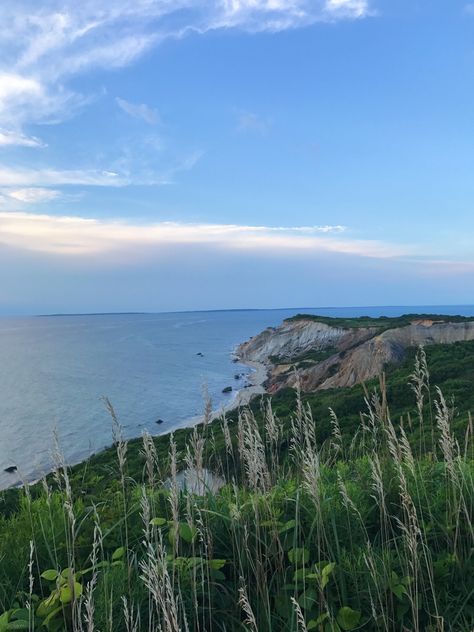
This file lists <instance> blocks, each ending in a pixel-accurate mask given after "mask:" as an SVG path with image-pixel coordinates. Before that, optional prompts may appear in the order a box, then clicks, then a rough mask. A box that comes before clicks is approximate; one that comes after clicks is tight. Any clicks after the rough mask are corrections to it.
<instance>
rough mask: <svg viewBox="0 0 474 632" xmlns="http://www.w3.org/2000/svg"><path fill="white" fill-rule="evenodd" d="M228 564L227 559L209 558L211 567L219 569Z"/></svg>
mask: <svg viewBox="0 0 474 632" xmlns="http://www.w3.org/2000/svg"><path fill="white" fill-rule="evenodd" d="M226 564H227V560H209V567H210V568H212V569H213V570H215V571H218V570H219V569H221V568H222V567H223V566H225V565H226Z"/></svg>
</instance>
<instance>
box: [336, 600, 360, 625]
mask: <svg viewBox="0 0 474 632" xmlns="http://www.w3.org/2000/svg"><path fill="white" fill-rule="evenodd" d="M360 618H361V614H360V612H359V611H358V610H353V609H352V608H349V606H343V607H342V608H341V609H340V610H339V612H338V613H337V617H336V619H337V622H338V624H339V625H340V626H341V628H342V629H343V630H354V629H355V628H356V627H357V626H358V625H359V621H360Z"/></svg>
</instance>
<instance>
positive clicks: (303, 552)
mask: <svg viewBox="0 0 474 632" xmlns="http://www.w3.org/2000/svg"><path fill="white" fill-rule="evenodd" d="M288 559H289V560H290V562H291V563H292V564H297V565H301V564H307V563H308V561H309V551H308V549H303V548H299V549H298V548H296V549H290V550H289V551H288Z"/></svg>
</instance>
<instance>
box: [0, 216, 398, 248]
mask: <svg viewBox="0 0 474 632" xmlns="http://www.w3.org/2000/svg"><path fill="white" fill-rule="evenodd" d="M0 245H3V246H7V247H9V248H15V249H21V250H27V251H32V252H41V253H47V254H51V255H61V256H63V257H87V256H90V255H98V256H103V257H107V256H109V255H113V254H114V253H123V252H127V253H128V255H129V256H131V257H132V258H133V255H134V254H135V255H136V256H137V257H141V256H142V255H143V253H144V252H145V251H146V252H147V253H151V254H153V253H158V254H159V253H160V249H161V248H162V247H165V246H170V245H184V246H186V245H189V246H196V245H204V246H206V247H209V248H219V249H225V250H228V251H239V252H245V251H253V252H254V253H257V254H262V256H265V254H266V253H267V254H268V253H273V254H281V255H285V254H291V253H293V254H296V255H298V256H308V255H311V254H317V253H328V252H330V253H340V254H349V255H356V256H359V257H372V258H390V257H397V256H403V255H406V254H407V253H408V252H409V250H408V249H407V248H406V247H401V246H396V245H390V244H384V243H382V242H378V241H375V240H358V239H351V238H349V237H346V235H345V227H343V226H294V227H273V226H242V225H234V224H191V223H177V222H159V223H136V222H135V223H132V222H124V221H112V220H98V219H90V218H82V217H60V216H53V215H36V214H32V213H18V212H3V213H0Z"/></svg>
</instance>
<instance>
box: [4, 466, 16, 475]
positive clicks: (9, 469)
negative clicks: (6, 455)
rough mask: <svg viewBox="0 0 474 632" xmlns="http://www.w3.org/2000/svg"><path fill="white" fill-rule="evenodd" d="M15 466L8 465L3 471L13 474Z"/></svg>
mask: <svg viewBox="0 0 474 632" xmlns="http://www.w3.org/2000/svg"><path fill="white" fill-rule="evenodd" d="M17 469H18V468H17V466H16V465H9V466H8V467H6V468H5V469H4V470H3V471H4V472H7V474H13V473H14V472H16V471H17Z"/></svg>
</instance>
